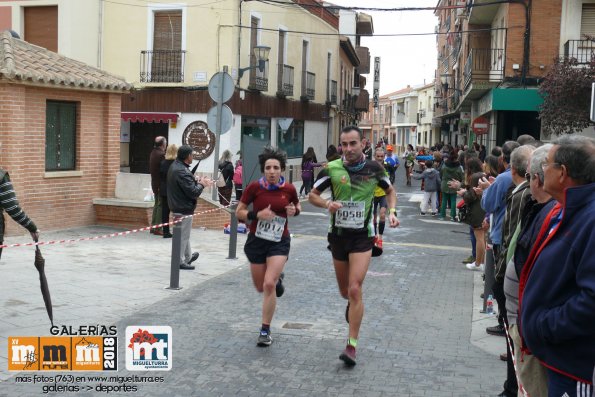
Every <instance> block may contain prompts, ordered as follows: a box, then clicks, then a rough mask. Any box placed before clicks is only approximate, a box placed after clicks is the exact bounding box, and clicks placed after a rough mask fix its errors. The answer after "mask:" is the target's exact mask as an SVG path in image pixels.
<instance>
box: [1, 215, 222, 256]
mask: <svg viewBox="0 0 595 397" xmlns="http://www.w3.org/2000/svg"><path fill="white" fill-rule="evenodd" d="M230 206H231V204H229V205H226V206H223V207H219V208H213V209H211V210H207V211H202V212H195V213H194V214H192V215H186V216H183V217H180V218H176V219H175V220H173V221H172V222H168V223H160V224H158V225H151V226H147V227H143V228H140V229H132V230H126V231H124V232H118V233H110V234H104V235H102V236H94V237H80V238H74V239H66V240H49V241H38V242H33V241H31V242H29V243H22V244H5V245H0V248H17V247H32V246H36V245H52V244H69V243H77V242H80V241H93V240H100V239H104V238H112V237H119V236H127V235H129V234H132V233H138V232H144V231H147V230H152V229H158V228H161V227H163V226H168V225H175V224H176V223H180V222H182V221H183V220H184V219H186V218H192V217H194V216H197V215H204V214H209V213H212V212H217V211H221V210H224V209H226V208H229V207H230Z"/></svg>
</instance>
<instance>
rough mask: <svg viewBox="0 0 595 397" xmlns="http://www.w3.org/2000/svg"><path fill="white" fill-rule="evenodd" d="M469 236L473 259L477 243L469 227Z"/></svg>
mask: <svg viewBox="0 0 595 397" xmlns="http://www.w3.org/2000/svg"><path fill="white" fill-rule="evenodd" d="M469 236H471V255H473V257H474V258H475V254H476V252H475V243H476V242H477V241H476V240H475V233H473V228H472V227H471V226H469ZM484 260H485V259H484Z"/></svg>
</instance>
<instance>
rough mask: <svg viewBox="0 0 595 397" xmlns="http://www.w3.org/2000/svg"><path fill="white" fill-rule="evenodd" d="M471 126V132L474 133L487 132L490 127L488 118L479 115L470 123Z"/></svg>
mask: <svg viewBox="0 0 595 397" xmlns="http://www.w3.org/2000/svg"><path fill="white" fill-rule="evenodd" d="M471 128H473V132H474V133H475V134H478V135H480V134H487V133H488V130H489V128H490V120H488V119H487V118H485V117H483V116H480V117H478V118H476V119H475V120H473V124H471Z"/></svg>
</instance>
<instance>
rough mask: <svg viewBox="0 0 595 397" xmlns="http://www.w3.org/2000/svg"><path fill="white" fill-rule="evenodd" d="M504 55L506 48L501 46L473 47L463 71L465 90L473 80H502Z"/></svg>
mask: <svg viewBox="0 0 595 397" xmlns="http://www.w3.org/2000/svg"><path fill="white" fill-rule="evenodd" d="M504 55H505V53H504V50H503V49H499V48H473V49H471V51H469V55H468V56H467V61H466V62H465V71H464V73H463V76H464V84H465V91H466V90H467V87H469V84H471V82H472V81H473V80H482V81H491V82H499V81H502V79H503V77H504V61H505V59H504V58H505V57H504Z"/></svg>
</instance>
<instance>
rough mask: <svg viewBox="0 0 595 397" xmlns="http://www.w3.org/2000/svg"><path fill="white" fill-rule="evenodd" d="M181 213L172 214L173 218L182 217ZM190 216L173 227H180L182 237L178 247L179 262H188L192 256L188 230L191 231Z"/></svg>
mask: <svg viewBox="0 0 595 397" xmlns="http://www.w3.org/2000/svg"><path fill="white" fill-rule="evenodd" d="M183 216H184V215H182V214H174V220H177V219H178V218H181V217H183ZM192 219H193V218H192V217H188V218H185V219H184V220H182V222H181V223H179V224H176V225H175V227H180V228H182V239H181V247H180V264H182V263H185V264H188V262H190V258H191V257H192V249H191V248H190V232H191V231H192Z"/></svg>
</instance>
